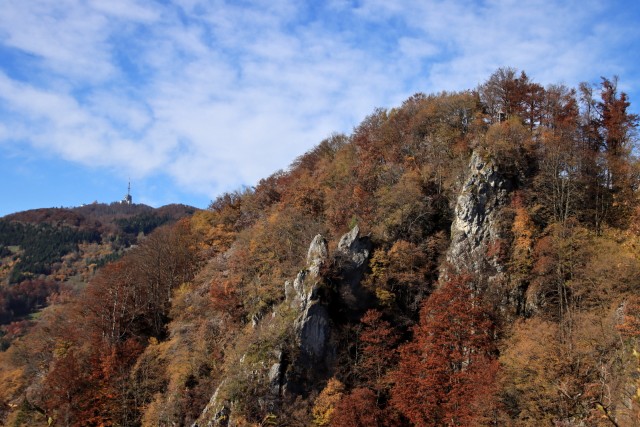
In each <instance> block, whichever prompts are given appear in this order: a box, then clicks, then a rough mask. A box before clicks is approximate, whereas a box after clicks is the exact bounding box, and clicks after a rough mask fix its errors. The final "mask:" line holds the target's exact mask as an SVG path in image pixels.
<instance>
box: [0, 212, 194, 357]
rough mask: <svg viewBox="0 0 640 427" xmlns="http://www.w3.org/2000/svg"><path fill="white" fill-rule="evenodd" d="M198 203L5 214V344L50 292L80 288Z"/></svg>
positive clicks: (1, 303)
mask: <svg viewBox="0 0 640 427" xmlns="http://www.w3.org/2000/svg"><path fill="white" fill-rule="evenodd" d="M194 211H195V209H194V208H191V207H188V206H183V205H169V206H164V207H162V208H159V209H154V208H152V207H150V206H147V205H141V204H131V205H128V204H122V203H112V204H110V205H107V204H99V203H94V204H91V205H86V206H82V207H78V208H49V209H34V210H30V211H25V212H19V213H16V214H12V215H7V216H6V217H4V218H1V219H0V348H3V349H4V348H6V347H7V346H8V345H9V344H10V342H11V341H12V340H13V339H14V338H15V337H16V336H17V335H20V334H23V333H24V332H25V330H26V329H27V328H28V327H29V326H30V325H31V322H30V320H29V316H30V315H33V314H35V313H36V312H37V311H38V310H40V309H42V308H43V307H45V306H46V304H47V300H48V298H49V297H50V296H52V295H54V294H57V293H59V292H61V291H63V290H66V291H78V290H80V289H81V288H83V287H84V286H85V285H86V283H87V282H88V281H89V280H90V279H91V278H92V277H93V276H94V274H95V272H96V269H97V268H100V267H102V266H103V265H105V264H107V263H109V262H111V261H114V260H116V259H118V258H120V257H121V256H122V255H123V254H124V253H125V251H127V250H128V249H129V248H130V247H131V246H132V245H135V244H136V243H137V241H138V239H139V238H144V236H145V235H147V234H149V233H150V232H151V231H153V229H155V228H156V227H158V226H160V225H162V224H165V223H168V222H175V221H177V220H178V219H180V218H182V217H185V216H188V215H191V214H192V213H193V212H194Z"/></svg>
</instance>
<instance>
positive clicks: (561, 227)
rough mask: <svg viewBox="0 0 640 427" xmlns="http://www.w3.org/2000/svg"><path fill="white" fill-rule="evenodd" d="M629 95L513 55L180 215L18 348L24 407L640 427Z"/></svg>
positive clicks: (71, 418)
mask: <svg viewBox="0 0 640 427" xmlns="http://www.w3.org/2000/svg"><path fill="white" fill-rule="evenodd" d="M617 86H618V82H617V79H616V78H612V79H606V78H603V79H602V81H601V82H599V83H598V84H588V83H584V84H581V85H580V86H579V87H578V88H569V87H566V86H563V85H549V86H547V87H543V86H541V85H539V84H537V83H535V81H534V80H532V79H531V78H529V77H528V76H527V75H526V74H525V73H524V72H518V71H516V70H513V69H510V68H503V69H499V70H497V71H496V72H495V73H494V74H493V75H491V76H490V77H489V78H488V79H487V81H486V82H484V83H483V84H481V85H480V86H479V87H478V88H476V89H474V90H466V91H462V92H456V93H439V94H431V95H424V94H416V95H414V96H412V97H411V98H409V99H407V100H406V101H405V102H404V103H403V104H402V105H401V106H399V107H397V108H393V109H390V110H386V109H377V110H375V111H374V112H373V113H372V114H371V115H370V116H368V117H367V118H366V119H365V120H364V121H363V122H362V123H361V124H360V125H358V126H357V127H356V128H355V129H354V131H353V133H352V134H351V135H342V134H335V135H332V136H331V137H329V138H327V139H326V140H324V141H322V142H321V143H320V144H318V145H317V146H316V147H315V148H314V149H312V150H311V151H309V152H308V153H306V154H305V155H303V156H301V157H300V158H298V159H296V160H295V161H294V163H293V164H292V165H291V166H290V168H289V169H288V170H286V171H279V172H276V173H274V174H273V175H272V176H270V177H268V178H265V179H263V180H262V181H260V182H259V183H258V185H256V186H255V188H251V189H246V190H243V191H238V192H234V193H229V194H224V195H222V196H220V197H219V198H218V199H216V200H215V201H213V202H212V203H211V205H210V206H209V208H208V209H207V210H204V211H198V212H195V213H194V214H193V216H190V217H186V218H183V219H181V220H179V221H178V222H176V223H174V224H168V225H163V226H160V227H158V228H157V229H155V230H154V231H153V232H152V233H150V234H149V236H148V237H147V238H145V239H141V240H139V241H138V242H137V243H138V245H137V246H136V247H134V248H131V249H130V250H128V251H127V252H126V253H125V254H124V255H123V256H122V257H121V258H119V259H118V260H115V261H114V262H111V263H109V264H107V265H105V266H104V267H103V268H100V269H98V271H97V273H96V274H95V275H94V276H93V277H92V278H91V280H90V282H89V283H88V285H87V286H86V287H85V288H83V289H81V290H77V291H74V292H72V291H69V290H68V289H65V288H60V289H56V290H55V291H54V292H53V293H52V294H51V296H50V297H49V298H48V301H49V306H48V307H47V308H46V309H44V310H42V311H41V313H40V314H39V316H38V318H37V320H35V321H34V325H33V327H32V328H31V329H29V330H28V331H27V332H26V333H24V334H23V335H22V336H20V337H19V338H16V339H15V340H14V341H12V343H11V345H10V346H9V347H8V348H6V349H4V351H3V352H2V353H0V384H2V387H0V420H2V422H4V424H5V425H10V426H47V425H55V426H102V425H118V426H136V425H145V426H176V425H185V426H200V427H202V426H258V425H260V426H266V425H273V426H340V427H342V426H346V427H349V426H354V427H355V426H405V425H406V426H412V425H415V426H483V425H487V426H546V425H549V426H567V427H568V426H637V425H640V397H639V396H640V391H639V390H640V380H639V374H638V370H639V369H640V363H639V357H638V352H639V351H640V343H639V341H638V340H639V337H640V311H639V310H640V210H639V206H638V193H637V192H638V184H639V183H640V181H639V178H640V174H639V172H640V169H639V167H638V166H639V165H638V162H637V159H636V157H635V154H636V153H635V152H634V149H635V148H636V147H635V143H636V127H637V125H638V117H637V116H636V115H634V114H632V113H631V112H630V101H629V100H628V98H627V96H626V94H625V93H623V92H621V91H619V90H618V87H617ZM212 167H215V165H212ZM147 223H148V221H147V219H145V218H144V217H136V219H135V220H132V219H128V220H126V221H124V220H123V221H122V222H117V221H116V222H115V224H118V225H119V226H120V227H121V230H123V231H125V232H127V233H129V234H135V233H136V232H139V231H144V232H145V233H146V232H147V231H150V230H148V229H145V228H144V227H145V226H144V224H147ZM40 227H43V228H42V230H47V228H46V227H49V226H48V225H47V226H45V225H42V226H40ZM127 227H131V230H130V231H126V230H128V228H127ZM81 229H82V227H79V228H78V230H81ZM88 238H89V237H88ZM13 245H20V244H19V243H13ZM7 246H8V245H7ZM7 250H8V251H9V252H10V253H8V252H7V253H5V252H6V250H5V252H3V254H4V255H6V256H8V257H9V258H10V257H11V254H14V253H15V248H9V249H7ZM14 256H15V255H14ZM22 259H23V258H21V260H22ZM24 259H26V258H24Z"/></svg>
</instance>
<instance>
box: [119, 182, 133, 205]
mask: <svg viewBox="0 0 640 427" xmlns="http://www.w3.org/2000/svg"><path fill="white" fill-rule="evenodd" d="M120 203H122V204H125V205H131V204H133V198H132V197H131V180H129V187H127V195H126V196H124V199H122V201H121V202H120Z"/></svg>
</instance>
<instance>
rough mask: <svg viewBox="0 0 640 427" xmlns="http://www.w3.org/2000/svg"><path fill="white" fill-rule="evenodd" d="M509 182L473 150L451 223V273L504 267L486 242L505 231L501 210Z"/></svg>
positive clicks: (491, 271)
mask: <svg viewBox="0 0 640 427" xmlns="http://www.w3.org/2000/svg"><path fill="white" fill-rule="evenodd" d="M513 187H514V185H513V182H512V180H511V179H509V178H507V177H505V176H504V175H503V174H501V173H500V171H499V169H498V167H497V166H496V165H495V164H494V163H493V162H492V161H487V160H484V159H482V157H481V156H480V155H479V154H478V153H476V152H474V153H473V154H472V156H471V160H470V162H469V172H468V175H467V178H466V180H465V182H464V185H463V187H462V189H461V192H460V194H459V196H458V199H457V203H456V207H455V212H454V220H453V224H452V226H451V246H450V247H449V252H448V254H447V261H448V262H449V263H450V264H451V268H453V270H454V272H455V273H461V272H470V273H480V272H483V274H487V273H489V275H492V274H493V275H497V274H499V273H501V272H502V271H503V270H504V267H503V266H502V265H501V264H500V263H499V262H498V260H497V258H496V257H495V256H489V255H488V254H487V253H488V249H489V245H491V244H494V243H496V241H498V239H500V238H501V237H502V236H503V235H504V234H505V231H506V230H505V229H504V226H503V225H501V221H500V219H501V210H502V208H503V207H505V206H507V205H508V204H509V203H510V201H511V191H512V190H513Z"/></svg>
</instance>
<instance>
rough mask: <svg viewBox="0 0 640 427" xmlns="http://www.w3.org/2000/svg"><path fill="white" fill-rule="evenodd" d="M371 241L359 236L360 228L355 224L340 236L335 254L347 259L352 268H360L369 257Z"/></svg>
mask: <svg viewBox="0 0 640 427" xmlns="http://www.w3.org/2000/svg"><path fill="white" fill-rule="evenodd" d="M370 252H371V242H369V239H367V238H363V237H360V228H359V227H358V226H357V225H356V226H355V227H353V228H352V229H351V231H349V232H348V233H347V234H345V235H344V236H342V237H341V238H340V242H339V243H338V249H337V254H338V255H342V256H343V257H344V258H346V259H347V260H349V261H350V262H351V263H352V265H351V266H350V267H352V268H360V267H362V266H363V265H364V263H365V262H366V261H367V259H369V253H370Z"/></svg>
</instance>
